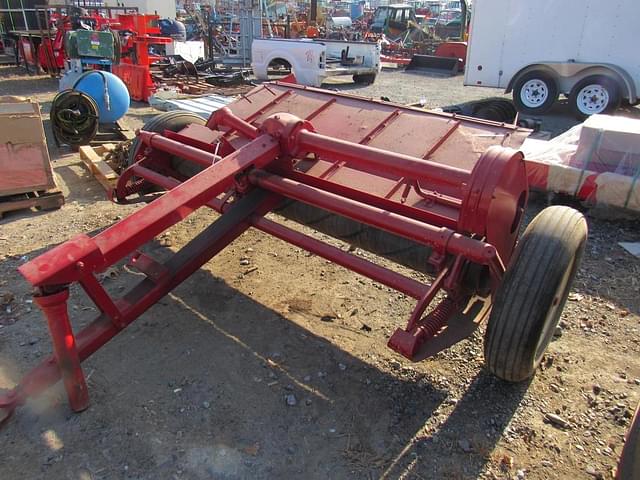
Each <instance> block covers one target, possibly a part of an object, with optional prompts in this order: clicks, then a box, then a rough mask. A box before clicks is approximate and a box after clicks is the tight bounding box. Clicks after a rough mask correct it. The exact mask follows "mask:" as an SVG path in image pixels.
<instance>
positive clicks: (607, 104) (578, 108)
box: [569, 75, 622, 119]
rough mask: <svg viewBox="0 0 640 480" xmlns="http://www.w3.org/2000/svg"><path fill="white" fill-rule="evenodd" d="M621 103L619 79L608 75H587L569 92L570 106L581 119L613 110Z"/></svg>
mask: <svg viewBox="0 0 640 480" xmlns="http://www.w3.org/2000/svg"><path fill="white" fill-rule="evenodd" d="M621 103H622V99H621V95H620V85H619V84H618V82H617V80H615V79H614V78H612V77H607V76H606V75H591V76H590V77H586V78H584V79H582V80H580V81H579V82H578V83H576V84H575V85H574V87H573V88H572V89H571V93H569V106H570V107H571V111H572V112H573V113H574V115H575V116H576V117H577V118H579V119H585V118H587V117H588V116H590V115H594V114H597V113H607V112H611V111H613V110H615V109H616V108H618V107H619V106H620V104H621Z"/></svg>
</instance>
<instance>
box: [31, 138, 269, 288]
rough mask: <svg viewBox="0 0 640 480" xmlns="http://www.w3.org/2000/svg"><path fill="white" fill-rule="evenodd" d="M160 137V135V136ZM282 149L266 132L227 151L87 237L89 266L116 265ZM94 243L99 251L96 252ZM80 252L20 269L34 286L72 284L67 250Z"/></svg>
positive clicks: (161, 144)
mask: <svg viewBox="0 0 640 480" xmlns="http://www.w3.org/2000/svg"><path fill="white" fill-rule="evenodd" d="M160 138H162V137H161V136H160ZM152 142H156V145H155V146H154V148H158V149H162V148H167V150H163V151H167V152H168V153H171V151H173V147H174V145H173V144H175V145H180V144H179V143H178V142H174V141H173V140H169V139H163V140H160V141H158V140H155V141H154V140H152ZM194 150H197V149H194ZM197 151H198V153H199V154H203V155H209V156H212V157H213V156H214V155H212V154H210V153H207V152H202V151H200V150H197ZM279 152H280V147H279V145H278V143H277V142H276V141H275V140H274V139H273V138H271V137H270V136H268V135H263V136H261V137H260V138H258V139H256V140H254V141H253V142H251V143H248V144H247V145H245V146H243V147H242V148H240V149H238V150H236V151H235V152H233V153H232V154H230V155H228V156H226V157H225V158H224V159H223V160H221V161H219V162H217V163H216V164H215V165H212V166H210V167H208V168H206V169H204V170H203V171H202V172H200V173H198V174H197V175H195V176H194V177H192V178H190V179H189V180H187V181H186V182H184V183H182V184H181V185H179V186H177V187H176V188H175V189H173V190H171V191H170V192H168V193H167V194H165V195H162V196H161V197H160V198H158V199H156V201H154V202H153V203H151V204H149V205H147V206H145V207H144V208H142V209H140V210H138V211H136V212H134V213H133V214H131V215H130V216H128V217H126V218H125V219H124V220H121V221H120V222H118V223H116V224H114V225H112V226H111V227H109V228H107V229H106V230H104V231H103V232H101V233H99V234H98V235H96V236H95V237H93V238H92V239H89V240H88V241H87V242H86V243H88V244H89V246H88V248H87V249H88V250H89V249H91V250H93V253H94V256H93V257H92V264H91V268H93V269H95V270H97V271H100V269H103V268H106V267H107V266H109V265H112V264H114V263H115V262H117V261H118V260H120V259H121V258H123V257H124V256H125V255H127V254H129V253H130V252H132V251H134V250H135V249H136V248H138V247H140V246H141V245H144V244H145V243H147V242H148V241H149V240H151V239H152V238H154V237H155V236H156V235H158V234H159V233H161V232H163V231H164V230H166V229H167V228H169V227H170V226H172V225H175V224H176V223H178V222H179V221H181V220H183V219H184V218H185V217H187V216H188V215H190V214H191V213H192V212H193V211H194V210H196V209H197V208H199V207H201V206H202V205H204V204H205V203H207V202H208V201H209V200H210V199H212V198H214V197H216V196H217V195H219V194H221V193H223V192H224V191H226V190H227V189H229V188H230V187H231V185H232V183H233V181H234V176H235V175H236V174H238V173H240V172H242V171H243V170H245V169H247V168H248V167H249V166H254V167H257V168H259V167H261V166H265V165H267V164H268V163H269V162H271V161H273V160H274V159H275V158H276V157H277V155H278V154H279ZM190 154H191V152H190V151H189V150H185V151H183V152H182V153H181V155H184V156H185V157H187V156H189V155H190ZM189 158H190V157H189ZM141 226H144V228H141ZM96 248H97V250H98V252H96V251H95V250H96ZM76 251H77V248H76V247H75V245H74V244H72V243H70V242H67V243H63V244H62V245H59V246H58V247H56V248H54V249H53V250H49V251H48V252H46V253H44V254H43V255H40V256H39V257H37V258H35V259H33V260H32V261H30V262H28V263H25V264H24V265H22V266H21V267H20V268H19V270H20V272H21V273H22V275H23V276H24V277H25V278H26V279H27V280H28V281H29V282H30V283H31V284H32V285H33V286H42V285H52V284H57V283H68V282H69V281H73V280H74V278H71V279H70V278H69V275H68V270H69V267H70V265H69V260H68V256H69V252H73V253H75V252H76ZM96 253H98V254H99V255H101V258H99V259H97V258H96V257H95V254H96ZM78 260H79V262H78V269H77V273H76V275H75V279H76V280H77V279H79V278H80V276H81V275H82V271H81V270H82V269H83V268H85V267H86V265H85V264H84V262H83V261H82V260H83V259H82V258H80V259H78ZM80 264H82V265H80ZM63 270H64V273H65V274H66V275H65V276H64V278H62V277H59V276H58V277H57V276H56V275H57V274H58V273H59V272H61V271H63Z"/></svg>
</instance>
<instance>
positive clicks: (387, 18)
mask: <svg viewBox="0 0 640 480" xmlns="http://www.w3.org/2000/svg"><path fill="white" fill-rule="evenodd" d="M409 22H413V23H414V24H417V23H418V19H417V18H416V12H415V10H414V8H413V7H412V6H411V5H406V4H401V3H400V4H394V5H384V6H381V7H378V8H376V11H375V13H374V14H373V22H372V23H371V27H370V30H371V31H372V32H373V33H384V34H385V35H391V36H397V35H400V34H401V33H402V32H404V31H406V30H408V29H409Z"/></svg>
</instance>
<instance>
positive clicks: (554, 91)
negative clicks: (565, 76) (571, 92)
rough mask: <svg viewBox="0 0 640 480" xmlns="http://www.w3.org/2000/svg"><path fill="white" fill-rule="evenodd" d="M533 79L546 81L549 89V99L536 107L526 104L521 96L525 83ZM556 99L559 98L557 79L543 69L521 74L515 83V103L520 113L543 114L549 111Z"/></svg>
mask: <svg viewBox="0 0 640 480" xmlns="http://www.w3.org/2000/svg"><path fill="white" fill-rule="evenodd" d="M531 80H540V81H542V82H544V84H545V85H546V86H547V90H548V96H547V99H546V100H545V101H544V102H543V103H541V104H540V105H539V106H538V107H535V108H532V107H529V106H527V105H525V104H524V103H523V102H522V98H521V97H520V95H521V91H522V89H523V88H524V86H525V84H526V83H527V82H529V81H531ZM556 100H558V85H557V83H556V80H555V78H553V76H552V75H551V74H549V73H547V72H544V71H542V70H532V71H530V72H527V73H525V74H524V75H521V76H520V77H519V78H518V79H517V80H516V81H515V83H514V85H513V103H514V105H515V106H516V109H517V110H518V111H519V112H520V113H526V114H528V115H542V114H544V113H546V112H548V111H549V109H550V108H551V107H552V106H553V104H554V103H555V102H556Z"/></svg>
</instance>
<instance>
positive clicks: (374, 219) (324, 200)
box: [249, 170, 497, 265]
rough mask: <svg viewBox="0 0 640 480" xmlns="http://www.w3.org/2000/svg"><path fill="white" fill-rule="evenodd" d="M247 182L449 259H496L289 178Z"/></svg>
mask: <svg viewBox="0 0 640 480" xmlns="http://www.w3.org/2000/svg"><path fill="white" fill-rule="evenodd" d="M249 180H250V181H251V183H253V184H254V185H256V186H259V187H262V188H264V189H266V190H270V191H272V192H274V193H278V194H280V195H282V196H284V197H288V198H292V199H294V200H298V201H300V202H304V203H308V204H310V205H314V206H316V207H320V208H323V209H325V210H328V211H330V212H334V213H337V214H339V215H343V216H345V217H348V218H351V219H353V220H356V221H358V222H362V223H365V224H367V225H371V226H373V227H376V228H379V229H381V230H384V231H387V232H389V233H392V234H394V235H398V236H400V237H404V238H407V239H409V240H412V241H414V242H417V243H421V244H423V245H430V246H433V247H434V248H436V249H441V250H444V251H446V252H447V253H450V254H452V255H464V256H465V257H466V258H468V259H470V260H472V261H473V262H476V263H480V264H483V265H486V264H488V263H490V262H492V261H493V259H494V258H495V257H496V256H497V253H496V249H495V247H493V246H492V245H490V244H488V243H485V242H482V241H480V240H476V239H473V238H468V237H465V236H463V235H460V234H457V233H456V232H454V231H453V230H451V229H448V228H443V227H435V226H433V225H429V224H427V223H422V222H420V221H417V220H414V219H412V218H408V217H404V216H402V215H398V214H395V213H392V212H389V211H386V210H383V209H381V208H377V207H373V206H371V205H366V204H364V203H361V202H357V201H355V200H351V199H349V198H345V197H341V196H339V195H335V194H333V193H330V192H326V191H323V190H320V189H318V188H315V187H312V186H309V185H305V184H303V183H299V182H296V181H294V180H290V179H288V178H283V177H279V176H277V175H273V174H270V173H267V172H265V171H261V170H253V171H252V172H251V173H250V174H249Z"/></svg>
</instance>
